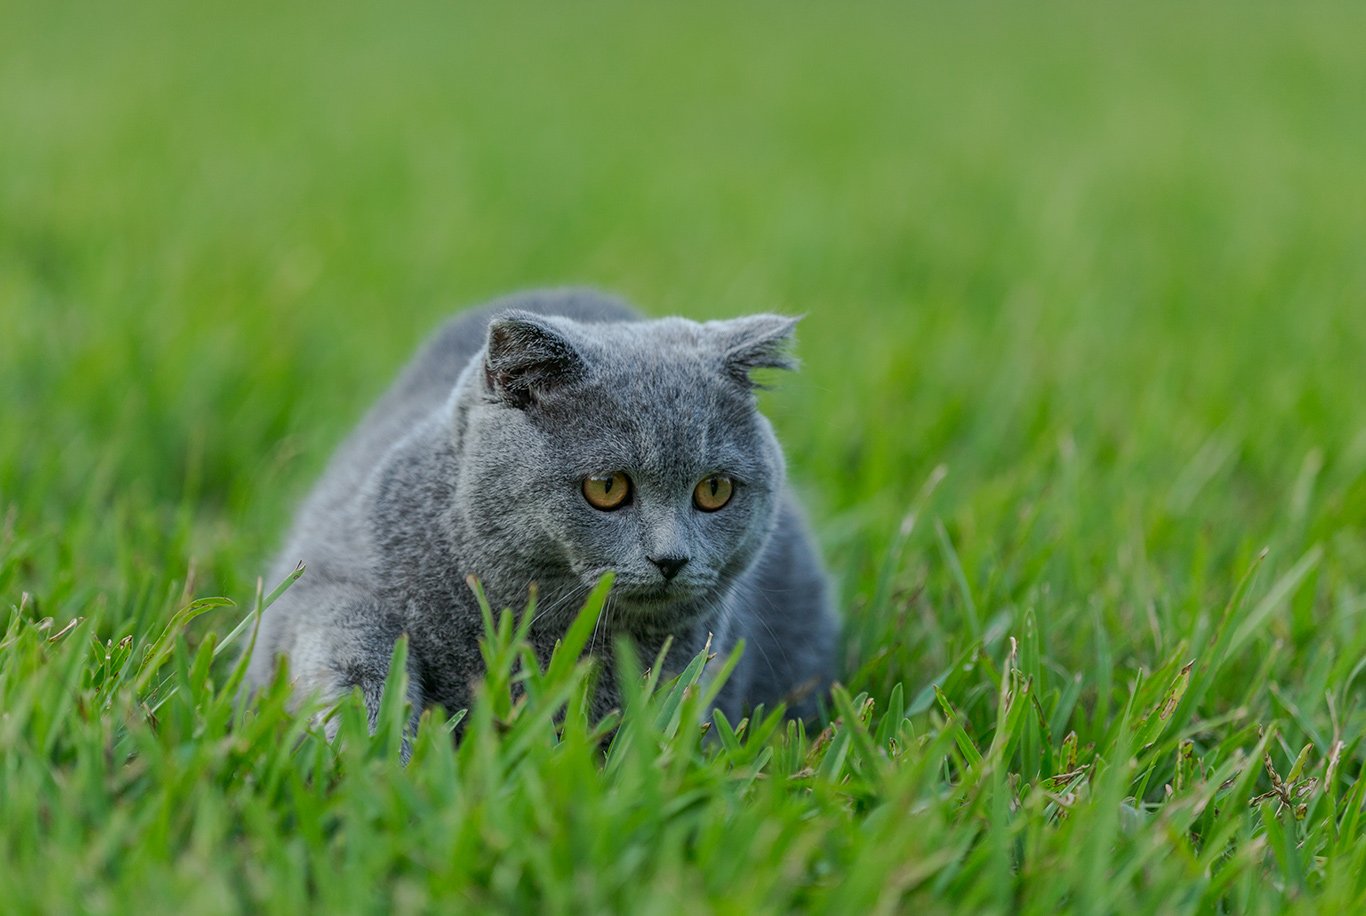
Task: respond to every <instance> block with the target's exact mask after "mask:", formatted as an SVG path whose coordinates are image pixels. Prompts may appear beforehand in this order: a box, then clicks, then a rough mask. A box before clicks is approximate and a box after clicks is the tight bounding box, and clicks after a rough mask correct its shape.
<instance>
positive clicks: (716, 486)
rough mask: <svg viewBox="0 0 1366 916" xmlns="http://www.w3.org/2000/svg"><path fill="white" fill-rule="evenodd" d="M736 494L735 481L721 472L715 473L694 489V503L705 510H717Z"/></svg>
mask: <svg viewBox="0 0 1366 916" xmlns="http://www.w3.org/2000/svg"><path fill="white" fill-rule="evenodd" d="M734 494H735V483H734V481H732V480H731V479H730V478H729V477H725V476H722V475H721V474H713V475H712V476H710V477H708V478H706V479H705V480H703V481H702V482H701V483H699V484H698V485H697V487H696V488H695V489H694V490H693V491H692V504H693V505H694V506H696V507H697V508H699V509H701V510H702V511H703V512H715V511H716V510H717V509H720V508H722V507H724V506H725V505H726V503H728V502H730V498H731V496H733V495H734Z"/></svg>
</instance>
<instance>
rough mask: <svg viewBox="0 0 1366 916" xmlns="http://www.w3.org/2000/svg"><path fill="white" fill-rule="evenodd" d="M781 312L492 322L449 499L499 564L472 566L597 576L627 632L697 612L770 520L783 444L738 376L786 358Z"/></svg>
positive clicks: (560, 582) (553, 585)
mask: <svg viewBox="0 0 1366 916" xmlns="http://www.w3.org/2000/svg"><path fill="white" fill-rule="evenodd" d="M795 323H796V319H793V318H786V317H782V316H778V315H754V316H750V317H746V318H738V319H734V320H731V321H716V322H707V323H705V324H699V323H697V322H692V321H686V320H683V319H680V318H667V319H661V320H657V321H640V322H623V323H611V324H585V323H578V322H575V321H571V320H569V319H565V318H559V317H546V316H542V315H533V314H530V313H526V312H505V313H503V314H501V315H500V316H498V317H497V318H495V319H494V320H493V321H492V322H491V323H490V325H489V329H488V342H487V346H486V348H485V350H484V353H483V354H482V356H481V360H482V364H481V365H480V366H479V367H478V370H479V372H478V374H479V377H478V378H475V379H471V380H470V384H471V385H473V386H477V389H478V391H477V396H476V398H475V399H474V402H473V403H472V404H471V406H470V407H469V409H468V410H467V412H466V416H465V420H464V429H463V431H462V433H461V440H462V442H461V459H460V469H459V475H460V476H459V481H458V484H457V504H458V506H459V507H460V511H461V512H462V513H463V515H464V518H465V527H466V529H467V530H468V531H469V532H470V533H471V535H473V536H475V537H477V538H481V539H483V540H482V541H481V544H480V546H479V548H478V549H477V550H476V553H477V554H478V555H480V556H483V557H485V558H486V559H485V561H484V562H485V563H486V564H488V565H494V564H496V565H498V566H500V567H502V568H500V569H483V570H481V569H476V570H474V571H475V573H476V574H478V575H481V576H486V577H494V576H497V575H499V574H503V573H506V572H507V571H508V570H509V569H515V570H517V571H518V573H519V574H520V575H523V576H526V577H528V578H529V579H535V580H537V581H539V582H540V583H541V585H542V587H543V588H544V589H546V591H548V592H551V593H552V594H554V593H567V592H569V591H573V590H574V589H576V588H577V587H583V588H584V589H585V590H586V588H587V587H589V586H591V585H592V584H593V583H595V582H596V581H597V580H598V579H599V578H600V577H601V576H602V575H603V573H605V572H607V571H609V570H610V571H612V572H614V573H615V574H616V582H615V585H614V587H613V592H612V594H613V596H614V597H613V608H614V611H615V612H616V614H617V615H618V619H617V620H616V621H615V623H616V624H617V625H620V626H624V627H627V628H631V627H650V626H654V625H660V624H664V625H667V624H669V623H671V622H677V618H678V616H679V615H680V614H684V613H689V614H696V613H703V612H705V610H706V609H707V608H708V606H709V603H712V606H714V602H715V601H716V599H718V598H719V597H720V596H721V594H722V593H723V591H724V589H725V587H726V586H727V585H729V584H730V583H731V582H732V581H733V580H734V579H735V577H736V576H737V575H738V574H740V573H741V572H743V571H744V570H745V569H746V568H748V567H749V566H750V564H751V563H753V562H754V559H755V558H756V556H757V555H758V552H759V550H760V548H761V547H762V546H763V544H764V541H765V540H766V539H767V537H768V535H769V532H770V530H771V529H772V527H773V524H774V518H775V514H776V510H777V504H778V500H779V498H780V494H781V491H782V488H783V480H784V464H783V456H782V452H781V450H780V449H779V447H778V443H777V441H776V440H775V438H774V436H773V431H772V429H771V427H770V426H769V424H768V421H767V420H766V419H765V418H764V417H763V416H762V415H761V414H760V413H759V412H758V410H757V408H756V404H755V396H754V389H755V387H756V384H755V382H754V380H753V379H752V378H751V373H753V372H754V371H755V370H759V369H765V368H791V367H792V365H793V363H792V361H791V359H790V358H789V357H788V355H787V346H788V344H789V342H790V338H791V336H792V330H793V326H794V325H795ZM547 597H549V596H547Z"/></svg>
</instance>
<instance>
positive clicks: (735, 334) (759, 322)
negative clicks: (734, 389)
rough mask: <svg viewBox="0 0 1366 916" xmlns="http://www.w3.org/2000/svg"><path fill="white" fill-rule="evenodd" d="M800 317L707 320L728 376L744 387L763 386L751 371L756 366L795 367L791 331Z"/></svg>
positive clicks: (747, 317) (770, 316) (748, 317)
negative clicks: (751, 374) (756, 380)
mask: <svg viewBox="0 0 1366 916" xmlns="http://www.w3.org/2000/svg"><path fill="white" fill-rule="evenodd" d="M800 320H801V318H800V317H797V318H792V317H789V316H787V315H768V314H764V315H748V316H746V317H744V318H734V319H731V320H730V321H713V322H709V323H708V325H707V327H708V328H709V329H710V330H711V331H712V333H713V334H715V335H716V340H717V341H718V348H719V349H720V351H721V365H722V367H723V368H724V370H725V372H726V374H727V375H729V376H730V377H731V378H733V379H735V380H736V381H737V382H739V383H740V384H742V385H744V386H745V387H747V388H762V387H763V386H762V385H760V384H759V383H757V382H755V381H754V379H753V378H752V377H751V376H750V373H751V372H753V371H754V370H756V369H796V368H797V360H796V357H794V356H793V355H792V353H791V347H792V332H793V330H794V329H795V328H796V327H797V322H798V321H800Z"/></svg>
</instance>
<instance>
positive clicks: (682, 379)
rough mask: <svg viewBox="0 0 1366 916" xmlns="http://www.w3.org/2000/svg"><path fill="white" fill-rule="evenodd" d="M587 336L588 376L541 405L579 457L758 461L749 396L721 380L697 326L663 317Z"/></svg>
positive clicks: (633, 462)
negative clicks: (546, 409)
mask: <svg viewBox="0 0 1366 916" xmlns="http://www.w3.org/2000/svg"><path fill="white" fill-rule="evenodd" d="M593 330H596V333H592V332H591V331H590V334H591V336H590V335H589V334H585V335H584V337H588V338H589V339H588V340H582V338H581V340H582V345H583V349H584V350H586V351H588V352H586V353H585V356H587V357H588V362H589V364H590V366H591V371H590V372H589V373H588V375H587V376H586V377H585V378H583V379H581V380H580V381H579V382H578V384H575V385H573V386H571V387H570V388H568V389H566V390H564V391H563V392H561V395H562V396H560V397H556V398H554V399H553V401H552V402H550V403H547V404H545V405H544V406H545V407H547V408H549V411H548V416H547V417H546V419H547V420H550V421H551V423H552V428H553V430H554V431H555V432H556V434H557V438H561V440H562V442H563V444H564V445H565V446H566V447H568V448H569V449H571V450H572V451H573V452H574V453H575V455H576V458H578V459H579V460H582V461H584V462H587V463H589V464H593V463H596V464H600V465H602V466H603V467H635V468H658V469H677V470H678V471H679V472H680V473H695V472H696V470H697V469H703V468H708V467H712V466H720V465H726V466H732V467H734V469H736V470H740V468H739V467H735V466H738V465H749V464H751V463H752V462H753V461H754V459H756V458H757V457H758V455H757V452H758V451H760V450H761V449H762V447H763V443H762V435H761V433H760V429H759V424H760V423H761V422H762V421H761V420H760V419H759V417H758V414H757V412H756V410H755V406H754V398H753V395H752V393H751V392H750V391H749V390H747V389H746V388H745V387H744V386H742V385H740V384H737V382H736V380H735V379H734V378H733V377H731V376H729V375H727V374H726V372H725V369H724V364H723V362H722V360H721V359H720V358H719V356H718V354H717V353H716V352H715V350H714V348H709V346H708V341H707V340H706V332H705V328H703V326H701V325H698V324H696V323H694V322H690V321H685V320H683V319H662V320H659V321H653V322H641V323H639V324H638V325H604V326H602V327H601V328H599V329H593Z"/></svg>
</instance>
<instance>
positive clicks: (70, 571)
mask: <svg viewBox="0 0 1366 916" xmlns="http://www.w3.org/2000/svg"><path fill="white" fill-rule="evenodd" d="M0 20H3V22H4V26H3V28H0V394H2V395H3V403H4V407H3V412H2V413H0V416H2V417H3V422H2V423H0V511H7V512H8V513H9V515H8V519H9V521H8V522H7V523H6V524H7V529H6V530H7V532H8V533H7V534H6V535H5V536H4V537H5V539H4V540H3V541H0V543H3V544H5V546H6V550H5V555H4V557H3V559H2V560H0V562H2V563H3V566H2V567H0V587H3V588H4V600H5V602H6V603H7V604H14V605H19V604H20V594H21V592H27V593H30V595H31V598H30V599H26V600H31V601H35V602H37V603H39V604H40V606H41V608H42V613H45V614H50V615H54V616H56V617H59V618H64V617H70V616H75V615H78V614H84V613H87V612H88V611H89V610H90V609H91V608H95V607H97V608H102V609H103V611H102V612H103V614H104V615H105V617H104V619H105V621H106V623H105V624H104V625H105V626H107V627H108V628H109V631H110V632H111V633H113V632H115V631H119V627H120V623H119V622H124V623H125V624H127V626H131V627H134V628H140V627H150V626H152V625H153V623H154V622H155V621H157V620H158V619H159V617H160V616H164V614H165V613H166V612H167V611H168V607H169V605H168V604H167V601H168V600H171V599H173V598H174V596H175V595H176V594H178V593H179V591H180V590H181V589H182V588H183V589H184V590H185V591H186V592H187V593H193V594H200V595H204V594H226V595H229V596H232V597H234V598H236V599H238V600H239V601H240V602H243V603H248V602H249V599H250V596H251V594H252V592H253V590H254V588H255V580H256V577H257V575H258V574H259V573H260V571H261V569H262V566H263V561H264V559H265V558H266V557H267V556H268V554H269V553H270V551H271V550H272V549H273V548H274V547H275V546H276V544H277V542H278V539H279V537H280V534H281V532H282V527H283V525H284V524H285V523H286V521H287V519H288V517H289V513H290V510H291V507H292V505H293V503H294V501H295V500H296V499H297V498H298V497H299V496H300V495H301V494H302V492H303V490H304V488H305V487H306V486H307V485H308V484H309V482H310V481H311V479H312V478H313V476H314V475H315V474H316V473H317V471H318V470H319V468H320V467H321V464H322V462H323V461H325V459H326V457H327V455H328V454H329V452H330V449H331V448H332V446H333V445H334V444H335V443H336V442H337V441H338V440H339V439H340V437H341V436H342V435H343V434H344V433H345V431H346V430H347V429H348V428H349V427H350V425H351V424H352V423H353V422H354V421H355V419H356V418H357V417H358V416H359V414H360V412H361V411H362V410H363V409H364V408H365V407H366V406H367V405H368V404H369V402H370V401H371V400H372V399H373V398H374V397H375V396H376V395H377V394H378V393H379V392H380V391H381V390H382V389H383V388H384V386H385V385H386V384H387V383H388V381H389V380H390V378H391V377H392V374H393V373H394V372H395V371H396V369H397V368H398V367H399V366H400V365H401V364H402V362H403V361H404V360H405V359H406V358H407V356H408V355H409V354H410V353H411V352H412V350H413V348H414V347H415V346H416V344H417V343H418V342H419V340H420V339H421V338H422V336H423V335H424V333H425V332H426V331H427V330H428V329H429V328H431V327H432V326H434V325H435V324H436V323H437V322H438V321H439V320H440V319H441V318H442V317H443V316H445V315H446V314H448V313H449V312H451V311H453V310H455V309H458V308H459V307H461V306H463V305H467V304H473V303H477V302H479V301H481V300H483V299H486V298H488V297H490V296H492V295H495V294H499V293H503V292H507V291H511V290H516V289H520V288H525V287H529V286H534V285H542V284H563V283H587V284H593V285H597V286H601V287H604V288H606V289H609V290H613V291H617V292H620V293H622V294H624V295H626V296H628V297H630V298H632V299H633V300H634V301H636V302H637V303H639V304H640V305H641V306H642V307H643V308H644V309H645V310H646V311H648V312H650V313H652V314H658V315H663V314H683V315H687V316H689V317H694V318H708V317H720V316H730V315H736V314H742V313H745V312H750V311H758V310H782V311H789V312H794V313H805V314H806V316H807V317H806V319H805V320H804V321H803V323H802V325H801V330H800V344H799V352H800V355H801V356H802V358H803V361H804V368H803V371H802V373H801V374H800V375H798V376H795V377H793V378H791V379H785V380H783V383H782V385H781V386H780V388H779V390H777V391H775V392H773V393H772V394H770V395H767V396H766V408H767V410H768V412H769V413H770V415H771V416H772V417H773V418H774V420H775V423H776V425H777V426H778V429H779V433H780V436H781V438H782V440H783V441H784V443H785V444H786V447H787V449H788V454H789V463H790V468H791V475H792V477H793V478H794V480H795V482H796V484H797V486H798V487H799V489H800V490H801V492H802V494H803V495H804V497H805V499H806V501H807V502H808V504H809V505H810V507H811V511H812V514H813V517H814V519H815V520H816V523H817V528H818V530H819V532H820V536H821V538H822V540H823V542H824V544H825V546H826V549H827V554H828V557H829V560H830V564H831V567H832V569H833V571H834V572H835V574H836V576H837V577H838V578H839V580H840V583H841V585H840V588H841V596H842V602H841V603H842V606H843V610H844V613H845V616H846V620H847V626H846V631H847V634H846V635H847V639H846V642H847V652H846V667H847V670H848V672H849V677H850V679H851V681H852V683H853V685H854V686H855V688H858V689H866V690H869V691H871V692H872V693H873V694H874V695H875V696H885V695H886V692H887V691H888V690H889V689H890V688H891V686H892V685H893V684H895V683H897V682H904V683H905V684H906V685H907V689H908V690H910V691H912V692H914V691H917V690H919V689H920V688H922V687H924V686H925V684H927V683H928V682H929V680H930V679H931V678H932V677H935V676H938V675H940V674H941V673H942V672H943V671H944V670H945V669H946V667H947V666H948V665H950V664H951V663H952V661H953V660H954V659H955V658H958V657H959V656H960V654H961V652H962V651H963V649H964V647H965V646H966V645H969V644H970V643H971V642H972V641H973V640H981V641H983V642H984V644H985V645H987V647H988V648H990V649H992V650H993V651H994V650H995V649H996V648H999V646H1000V641H1001V638H1002V635H1003V634H1004V633H1005V632H1006V631H1007V630H1008V629H1011V628H1012V627H1015V626H1018V624H1019V621H1020V620H1021V615H1022V614H1024V613H1025V612H1026V611H1029V612H1030V613H1031V614H1032V615H1035V616H1036V617H1037V621H1038V626H1039V628H1040V640H1041V643H1042V645H1043V647H1044V654H1045V656H1046V658H1045V662H1046V666H1047V667H1048V668H1049V670H1051V671H1052V672H1054V675H1055V676H1056V677H1057V679H1058V682H1059V683H1064V682H1066V681H1068V680H1069V679H1070V678H1071V677H1072V675H1073V673H1080V674H1081V675H1082V678H1083V681H1084V684H1085V689H1084V692H1083V703H1082V705H1081V707H1080V708H1079V709H1078V712H1077V716H1078V720H1077V721H1076V722H1075V723H1074V727H1077V728H1078V731H1080V732H1081V733H1082V736H1083V741H1085V740H1086V739H1087V734H1088V732H1087V728H1088V726H1089V727H1090V728H1092V729H1099V728H1101V727H1102V726H1103V725H1104V723H1105V722H1106V721H1107V719H1108V717H1109V716H1110V715H1111V714H1112V713H1113V711H1114V710H1115V708H1116V704H1122V697H1123V691H1124V689H1125V686H1124V685H1125V684H1126V683H1127V682H1128V679H1129V678H1130V677H1132V674H1133V672H1135V671H1138V670H1140V669H1146V668H1150V667H1152V666H1154V665H1156V664H1158V663H1159V662H1160V661H1161V660H1163V659H1166V658H1168V657H1170V656H1171V655H1172V654H1173V653H1176V652H1178V651H1179V650H1180V648H1181V646H1182V645H1183V643H1184V642H1185V641H1186V640H1188V639H1189V638H1190V636H1191V634H1192V633H1193V632H1194V631H1195V630H1197V629H1198V628H1199V627H1200V626H1203V625H1204V624H1205V623H1207V622H1208V619H1209V615H1210V613H1211V612H1212V611H1214V610H1217V609H1218V608H1219V607H1221V606H1222V605H1223V603H1224V602H1225V601H1226V600H1227V599H1228V596H1229V594H1230V593H1231V592H1232V590H1233V587H1234V585H1235V584H1236V582H1237V581H1238V579H1239V577H1240V576H1241V575H1242V574H1243V573H1244V572H1245V571H1246V570H1247V568H1248V567H1249V566H1250V565H1251V563H1252V562H1253V559H1254V557H1255V556H1256V554H1257V552H1258V551H1259V550H1260V549H1261V548H1262V547H1263V546H1268V547H1270V548H1271V553H1270V556H1269V559H1268V568H1269V570H1271V572H1272V573H1273V574H1279V573H1281V572H1284V570H1286V569H1288V568H1289V567H1290V566H1291V565H1292V564H1293V563H1294V562H1295V561H1296V560H1298V559H1299V558H1300V557H1301V556H1302V555H1304V554H1305V553H1306V551H1309V550H1310V549H1311V548H1312V547H1314V546H1315V545H1318V546H1319V547H1320V548H1321V549H1322V551H1323V553H1322V559H1321V562H1319V563H1318V564H1317V565H1316V566H1315V568H1314V571H1313V573H1312V575H1311V576H1310V577H1309V579H1308V580H1307V584H1306V585H1305V586H1304V587H1303V588H1299V589H1298V590H1297V591H1295V593H1294V595H1293V596H1292V597H1293V600H1292V601H1289V602H1288V604H1287V605H1286V607H1285V609H1284V612H1283V613H1282V612H1280V611H1278V612H1277V613H1276V614H1274V615H1271V616H1269V617H1267V618H1266V619H1265V629H1264V631H1259V632H1258V633H1257V636H1256V642H1255V645H1257V646H1259V647H1260V651H1258V652H1257V653H1249V654H1247V656H1246V657H1243V658H1240V659H1234V660H1232V661H1231V663H1230V666H1229V668H1228V669H1227V671H1226V673H1225V675H1224V677H1225V680H1224V681H1223V682H1222V683H1223V687H1222V689H1216V690H1215V691H1214V692H1213V693H1212V694H1211V696H1210V699H1209V704H1210V706H1211V710H1210V711H1211V712H1220V711H1224V710H1227V709H1230V708H1234V707H1238V706H1239V705H1240V704H1241V705H1243V706H1244V707H1246V708H1250V709H1252V710H1253V712H1252V713H1251V715H1253V716H1254V717H1256V716H1265V717H1271V716H1279V715H1282V714H1285V705H1284V704H1280V705H1278V703H1277V701H1276V699H1275V697H1273V696H1272V695H1271V694H1268V693H1267V692H1266V691H1265V690H1264V689H1263V688H1264V687H1265V685H1266V684H1267V683H1274V684H1279V685H1280V689H1283V691H1284V693H1283V696H1284V697H1288V698H1289V699H1288V700H1286V702H1287V703H1290V704H1291V705H1293V706H1294V707H1295V712H1296V714H1297V715H1298V718H1297V719H1296V718H1295V717H1294V716H1291V718H1292V719H1294V720H1295V722H1296V723H1297V724H1295V725H1293V726H1292V733H1291V735H1290V737H1287V739H1286V741H1287V742H1289V743H1294V740H1295V738H1296V736H1301V735H1303V734H1310V735H1311V736H1317V737H1318V738H1319V739H1320V740H1322V741H1324V742H1325V743H1326V741H1327V739H1326V738H1325V737H1324V736H1325V735H1328V734H1331V733H1333V732H1335V731H1341V730H1343V729H1345V730H1346V731H1347V732H1348V733H1352V730H1353V729H1356V730H1357V732H1359V731H1360V729H1361V728H1362V726H1363V722H1364V721H1366V714H1363V712H1362V709H1361V700H1362V691H1361V688H1360V687H1359V686H1358V684H1357V679H1356V675H1357V673H1358V671H1357V670H1356V669H1354V668H1353V664H1354V662H1355V661H1356V660H1357V659H1358V658H1360V655H1361V651H1362V648H1363V646H1366V643H1364V642H1363V639H1362V637H1361V635H1360V632H1359V631H1360V630H1361V619H1362V614H1363V612H1366V585H1364V584H1363V583H1366V533H1364V532H1363V527H1364V526H1366V359H1363V354H1366V257H1363V240H1364V239H1366V169H1363V162H1366V118H1363V117H1362V112H1363V102H1366V55H1364V54H1362V53H1361V36H1362V35H1363V34H1366V7H1362V6H1360V5H1355V4H1341V5H1334V4H1304V5H1295V6H1293V7H1291V6H1283V5H1278V4H1270V3H1266V4H1263V3H1250V4H1237V5H1233V4H1198V5H1178V4H1167V3H1160V4H1153V5H1145V6H1142V7H1129V6H1121V5H1118V4H1080V3H1077V4H1029V5H1023V4H1020V5H1011V4H992V3H967V4H957V5H952V6H949V5H934V6H931V5H891V4H865V3H855V4H847V5H840V6H838V7H834V6H828V7H823V6H816V5H809V4H783V5H779V4H776V3H772V4H758V5H747V6H744V7H737V6H733V5H722V4H703V5H690V6H689V7H688V8H687V9H686V10H683V9H678V8H668V7H664V6H653V5H652V6H624V5H615V4H604V3H587V4H575V5H572V6H555V7H552V6H541V5H531V4H512V5H499V6H497V7H496V8H476V7H473V6H465V5H448V4H438V3H415V4H403V5H401V6H395V5H378V4H345V5H337V6H328V7H326V8H324V7H315V6H305V5H290V4H283V5H282V4H268V3H259V2H247V3H235V4H217V3H205V4H192V5H176V4H136V5H129V6H124V5H119V6H96V5H87V4H74V3H41V4H40V3H23V4H17V5H16V4H14V3H12V2H11V3H6V4H5V5H4V7H3V9H2V10H0ZM941 465H942V466H943V467H945V468H946V469H947V474H946V476H945V477H944V480H943V483H942V484H941V485H939V486H938V487H937V488H935V489H933V492H927V490H926V484H927V481H929V480H930V479H931V478H932V477H933V476H934V473H935V469H936V468H937V467H939V466H941ZM918 494H920V495H919V496H918ZM912 508H915V509H916V512H917V519H918V522H917V524H916V525H915V527H914V528H913V530H911V531H910V532H909V534H908V535H907V536H906V538H905V539H904V540H899V539H898V535H897V532H898V530H899V529H901V527H902V525H903V520H904V519H905V518H906V517H907V513H908V512H909V511H911V510H912ZM960 566H961V571H960V569H959V567H960ZM191 569H193V573H190V570H191ZM187 577H190V578H191V581H190V582H189V583H188V584H187V583H186V579H187ZM168 593H169V595H170V596H171V597H170V598H169V599H168V598H167V594H168ZM215 620H216V618H215ZM211 625H212V626H216V627H222V628H226V626H227V624H226V623H224V622H222V621H218V622H215V623H213V624H211ZM127 626H125V629H126V628H127ZM1348 675H1350V676H1348ZM1258 678H1260V679H1261V681H1260V682H1257V679H1258ZM1330 688H1331V690H1333V691H1335V695H1336V696H1337V697H1338V703H1339V705H1338V708H1337V710H1336V713H1335V715H1336V716H1337V717H1338V719H1337V720H1336V721H1333V722H1330V716H1329V711H1328V709H1327V708H1325V707H1324V705H1323V702H1322V699H1323V694H1324V691H1325V690H1326V689H1330ZM983 695H984V694H982V693H981V691H980V690H979V691H978V692H977V693H975V694H973V693H969V695H968V697H966V698H958V699H961V705H963V706H965V707H967V708H969V709H971V708H973V703H974V701H973V699H972V697H973V696H977V697H978V699H980V698H981V696H983ZM1294 729H1299V731H1298V732H1295V731H1293V730H1294ZM1361 753H1362V752H1361V750H1360V749H1359V748H1358V749H1357V750H1356V751H1355V759H1356V760H1357V761H1358V762H1357V763H1355V766H1357V767H1358V768H1359V766H1360V763H1359V760H1360V755H1361Z"/></svg>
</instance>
